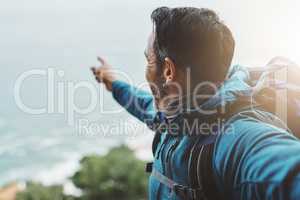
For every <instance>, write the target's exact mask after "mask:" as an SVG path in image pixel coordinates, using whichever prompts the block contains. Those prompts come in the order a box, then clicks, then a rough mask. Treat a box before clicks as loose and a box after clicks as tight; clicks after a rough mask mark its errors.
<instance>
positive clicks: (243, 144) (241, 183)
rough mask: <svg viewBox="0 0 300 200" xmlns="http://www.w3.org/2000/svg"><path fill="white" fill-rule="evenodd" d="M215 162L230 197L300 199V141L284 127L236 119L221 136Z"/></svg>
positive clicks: (222, 184)
mask: <svg viewBox="0 0 300 200" xmlns="http://www.w3.org/2000/svg"><path fill="white" fill-rule="evenodd" d="M214 166H215V167H214V168H215V170H216V176H217V180H219V186H220V189H222V188H223V190H224V192H225V193H227V194H228V195H229V196H230V197H231V199H249V200H252V199H258V200H268V199H270V200H288V199H293V200H296V199H297V200H298V199H300V142H299V140H298V139H297V138H295V137H294V136H292V135H290V134H289V133H287V132H285V131H284V130H282V129H279V128H276V127H274V126H271V125H267V124H263V123H258V122H253V121H251V120H247V119H246V120H237V121H236V122H234V123H233V124H232V127H231V131H228V132H227V133H225V134H223V135H222V136H221V137H219V138H218V140H217V143H216V146H215V152H214Z"/></svg>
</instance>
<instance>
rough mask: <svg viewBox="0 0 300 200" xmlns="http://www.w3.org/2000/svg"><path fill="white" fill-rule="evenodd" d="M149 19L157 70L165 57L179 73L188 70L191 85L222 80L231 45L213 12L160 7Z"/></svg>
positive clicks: (224, 27)
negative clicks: (152, 32)
mask: <svg viewBox="0 0 300 200" xmlns="http://www.w3.org/2000/svg"><path fill="white" fill-rule="evenodd" d="M151 18H152V20H153V23H154V27H155V41H154V51H155V54H156V57H157V62H158V65H159V66H162V64H163V62H164V59H165V58H166V57H169V58H171V59H172V60H173V62H174V63H175V65H176V67H178V68H179V69H182V70H184V71H185V69H186V68H187V67H189V68H190V70H191V74H192V80H194V83H195V81H196V82H197V81H198V82H201V81H212V82H220V81H223V80H224V79H225V77H226V74H227V71H228V68H229V66H230V65H231V61H232V57H233V53H234V46H235V42H234V39H233V36H232V33H231V31H230V30H229V28H228V27H227V26H226V25H225V24H224V23H223V22H221V21H220V19H219V17H218V15H217V14H216V13H215V12H214V11H212V10H209V9H204V8H192V7H184V8H173V9H172V8H167V7H161V8H157V9H156V10H154V11H153V13H152V15H151Z"/></svg>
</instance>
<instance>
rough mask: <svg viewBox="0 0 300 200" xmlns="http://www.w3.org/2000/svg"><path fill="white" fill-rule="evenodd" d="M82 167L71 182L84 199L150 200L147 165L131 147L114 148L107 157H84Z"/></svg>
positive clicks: (81, 162)
mask: <svg viewBox="0 0 300 200" xmlns="http://www.w3.org/2000/svg"><path fill="white" fill-rule="evenodd" d="M80 164H81V167H80V169H79V171H77V172H76V173H75V174H74V176H73V177H72V178H71V179H72V181H73V183H74V184H75V186H77V187H78V188H80V189H81V190H82V192H83V196H82V198H83V199H88V200H96V199H106V200H119V199H122V200H126V199H146V196H147V175H146V173H145V171H144V164H145V163H144V162H142V161H140V160H138V159H137V158H136V157H135V155H134V153H133V151H132V150H130V149H129V148H128V147H126V146H120V147H117V148H114V149H112V150H111V151H110V152H109V153H108V154H107V155H105V156H98V155H91V156H87V157H84V158H82V159H81V161H80Z"/></svg>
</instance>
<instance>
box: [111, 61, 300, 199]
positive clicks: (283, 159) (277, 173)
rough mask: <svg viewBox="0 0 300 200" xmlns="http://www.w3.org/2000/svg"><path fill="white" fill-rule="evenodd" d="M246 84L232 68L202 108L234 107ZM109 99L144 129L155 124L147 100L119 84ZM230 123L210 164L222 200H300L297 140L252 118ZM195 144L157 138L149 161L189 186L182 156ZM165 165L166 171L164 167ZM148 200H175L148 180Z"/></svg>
mask: <svg viewBox="0 0 300 200" xmlns="http://www.w3.org/2000/svg"><path fill="white" fill-rule="evenodd" d="M248 82H249V74H248V72H247V70H245V69H244V68H242V67H239V66H235V67H233V69H232V70H231V73H230V78H229V79H228V80H227V81H226V82H225V83H224V85H223V86H222V87H221V88H220V90H219V91H218V93H217V94H216V95H215V96H214V98H211V99H209V100H208V101H207V102H205V104H206V106H207V107H209V108H213V107H217V106H219V105H220V104H222V103H223V104H224V103H230V102H234V101H238V100H239V98H240V97H241V96H243V95H248V94H249V93H250V92H251V87H250V86H249V84H248ZM112 94H113V97H114V98H115V99H116V101H117V102H118V103H119V104H120V105H121V106H123V107H125V108H126V110H127V111H128V112H129V113H131V114H132V115H134V116H135V117H137V118H138V119H139V120H141V121H142V122H145V123H149V121H151V119H153V118H154V116H155V114H156V111H155V108H154V106H153V98H152V96H151V94H149V93H147V92H145V91H142V90H138V89H136V88H134V87H132V86H130V85H128V84H127V83H125V82H122V81H115V82H113V90H112ZM219 97H222V98H219ZM221 99H223V101H222V100H221ZM138 108H142V110H141V109H138ZM230 123H231V124H230V125H231V127H234V128H233V129H226V130H225V133H222V134H219V135H218V136H217V138H216V143H215V147H214V153H213V159H212V160H213V171H214V174H213V176H214V178H215V180H216V183H217V187H218V188H217V189H218V191H219V192H220V193H222V194H223V196H224V199H232V200H234V199H243V200H246V199H249V200H253V199H258V200H266V199H278V200H279V199H285V200H286V199H295V200H296V199H300V142H299V140H298V139H297V138H296V137H294V136H293V135H291V134H290V133H288V132H286V131H285V130H283V129H280V128H278V127H275V126H273V125H271V124H268V123H263V122H261V121H258V120H256V119H254V118H251V117H242V116H240V117H235V118H234V120H231V122H230ZM194 139H195V138H194V137H191V136H186V135H179V136H172V135H171V134H167V133H164V134H162V140H161V141H160V143H159V145H158V148H157V150H156V152H155V156H154V168H155V169H156V170H157V171H159V172H160V173H162V174H164V175H166V176H167V177H170V178H171V179H172V180H174V181H176V182H177V183H179V184H182V185H188V175H187V170H188V169H187V167H188V156H187V150H188V149H189V147H190V145H191V144H192V141H193V140H194ZM204 139H205V138H203V140H204ZM177 140H178V141H179V143H178V144H177V146H176V148H175V149H174V148H172V146H173V145H174V144H175V143H176V141H177ZM168 161H169V162H170V163H171V164H170V165H167V164H166V163H167V162H168ZM149 199H150V200H152V199H153V200H154V199H155V200H156V199H180V198H179V197H177V196H176V195H175V194H174V193H173V192H172V191H170V189H169V188H168V187H166V186H165V185H163V184H161V183H160V182H158V181H157V180H156V179H155V178H154V177H152V176H150V179H149Z"/></svg>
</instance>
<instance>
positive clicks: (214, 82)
mask: <svg viewBox="0 0 300 200" xmlns="http://www.w3.org/2000/svg"><path fill="white" fill-rule="evenodd" d="M151 17H152V20H153V23H154V29H153V32H152V33H151V35H150V37H149V41H148V46H147V48H146V51H145V56H146V58H147V61H148V65H147V71H146V79H147V81H148V82H149V84H150V86H151V91H152V95H150V94H148V93H147V92H144V91H141V90H138V89H136V88H134V87H132V86H130V85H128V84H127V83H125V82H122V81H119V80H118V79H117V77H116V76H115V74H114V71H113V70H112V67H111V66H110V65H109V64H108V63H107V62H106V61H105V60H103V59H102V58H99V61H100V62H101V64H102V65H101V66H100V67H98V68H92V71H93V72H94V74H95V76H96V79H97V80H98V81H99V82H102V83H104V84H105V86H106V88H107V89H108V90H109V91H111V92H112V94H113V97H114V98H115V99H116V101H117V102H119V103H120V104H121V105H122V106H124V107H125V108H126V109H127V110H128V111H129V112H130V113H131V114H132V115H134V116H136V117H137V118H138V119H140V120H141V121H143V122H145V123H146V124H147V125H148V126H149V127H150V128H152V129H154V130H156V131H158V132H159V133H160V134H159V139H158V140H157V139H156V140H155V144H154V146H155V148H154V163H153V167H152V168H153V169H152V174H151V176H150V180H149V199H193V197H194V198H195V196H193V197H191V196H189V195H188V194H187V192H186V191H188V190H184V193H180V192H178V191H177V190H176V187H173V186H175V185H180V186H183V187H185V188H189V187H192V185H191V178H190V174H189V167H190V166H189V158H190V152H191V149H192V147H195V146H196V148H197V146H202V145H205V143H206V142H207V141H208V140H212V141H213V144H214V145H213V151H212V153H211V154H207V155H209V157H208V159H207V162H210V163H209V165H208V166H211V171H210V173H207V174H205V173H203V174H202V175H204V176H206V177H209V178H208V179H207V180H204V182H203V187H204V188H205V187H206V186H207V185H208V184H206V181H207V182H212V181H213V182H214V183H215V184H214V185H213V187H211V185H210V188H209V190H210V192H208V193H206V192H205V191H204V195H202V196H201V198H208V199H216V198H218V199H251V200H252V199H261V200H264V199H300V154H299V152H300V143H299V141H298V140H297V139H296V138H295V137H294V136H292V135H291V134H290V133H288V132H286V131H285V130H284V129H282V128H281V127H276V126H274V125H272V124H271V123H267V122H265V121H264V120H262V118H259V117H257V116H253V115H252V114H251V113H250V114H249V112H247V109H246V111H245V109H244V108H245V107H247V106H248V107H247V108H248V109H249V108H251V112H253V109H254V108H253V106H254V105H253V104H252V103H253V102H252V101H247V100H245V99H248V100H249V99H250V100H251V97H252V96H251V94H252V93H251V92H252V88H251V86H250V83H249V74H248V72H247V70H245V69H244V68H242V67H239V66H235V67H233V68H231V69H230V66H231V61H232V57H233V53H234V39H233V36H232V34H231V32H230V30H229V29H228V28H227V26H226V25H224V24H223V23H222V22H221V21H220V19H219V18H218V16H217V15H216V14H215V13H214V12H213V11H212V10H208V9H198V8H174V9H171V8H166V7H162V8H158V9H156V10H155V11H154V12H153V13H152V16H151ZM231 105H243V106H240V107H239V109H236V110H238V111H236V110H234V109H233V107H232V109H227V108H228V107H230V106H231ZM237 107H238V106H237ZM220 110H221V112H220ZM242 110H244V112H243V111H242ZM216 113H217V114H216ZM253 113H262V112H253ZM221 114H224V115H226V117H225V118H224V119H226V121H225V122H224V123H223V125H224V126H225V125H226V127H227V128H218V129H217V130H216V129H214V128H211V127H210V126H211V125H212V124H213V123H211V122H214V121H215V119H216V118H212V119H214V120H212V121H209V120H208V119H210V116H221ZM224 115H222V116H224ZM262 115H267V116H269V117H270V118H269V119H275V118H274V116H272V115H271V114H268V113H264V114H262ZM182 116H188V117H187V118H188V122H187V123H183V121H184V120H179V121H178V119H182ZM203 116H204V117H203ZM184 119H186V118H184ZM199 119H200V121H199ZM222 119H223V118H222ZM195 121H196V122H198V123H200V124H196V125H200V127H201V125H203V124H205V125H206V126H205V127H204V128H203V127H202V128H200V129H198V128H197V129H193V125H194V122H195ZM269 121H270V120H269ZM184 122H185V121H184ZM161 124H163V125H166V128H162V129H161ZM170 125H179V126H177V127H176V126H175V128H174V127H173V128H170ZM222 127H223V126H222ZM195 132H196V133H195ZM208 138H209V139H208ZM211 138H213V139H211ZM196 141H197V143H196ZM195 144H196V145H195ZM201 165H203V164H202V163H200V166H201ZM200 173H201V172H200ZM192 176H193V175H192ZM192 178H193V177H192ZM175 183H176V184H175ZM172 185H173V186H172ZM216 196H217V197H216Z"/></svg>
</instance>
